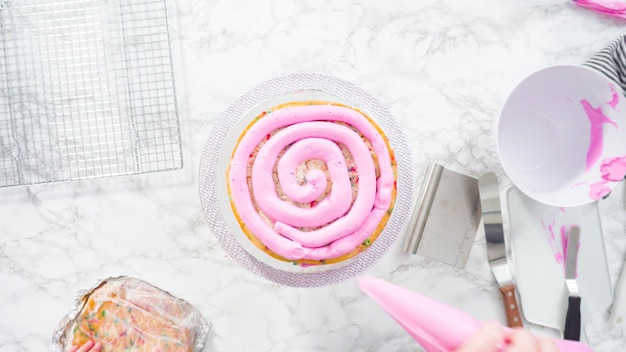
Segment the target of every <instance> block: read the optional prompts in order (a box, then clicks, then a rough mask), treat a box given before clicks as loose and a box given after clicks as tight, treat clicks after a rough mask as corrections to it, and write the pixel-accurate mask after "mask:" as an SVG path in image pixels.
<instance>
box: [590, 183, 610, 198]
mask: <svg viewBox="0 0 626 352" xmlns="http://www.w3.org/2000/svg"><path fill="white" fill-rule="evenodd" d="M607 183H608V182H607V181H598V182H595V183H592V184H591V185H590V186H589V197H590V198H591V199H595V200H599V199H602V198H604V197H605V196H606V195H607V194H609V193H611V188H610V187H609V186H607Z"/></svg>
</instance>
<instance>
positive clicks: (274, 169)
mask: <svg viewBox="0 0 626 352" xmlns="http://www.w3.org/2000/svg"><path fill="white" fill-rule="evenodd" d="M396 178H397V174H396V160H395V157H394V154H393V151H392V149H391V148H390V146H389V142H388V140H387V137H386V136H385V135H384V133H383V131H382V130H381V129H380V128H379V127H378V126H377V125H376V123H375V122H374V121H373V120H372V119H371V118H370V117H368V116H367V115H366V114H364V113H363V112H361V111H359V110H357V109H355V108H351V107H349V106H346V105H342V104H338V103H331V102H325V101H300V102H291V103H286V104H282V105H278V106H276V107H274V108H272V109H269V110H266V111H263V112H262V113H260V114H259V115H258V116H256V117H255V118H254V119H253V120H252V122H250V124H249V125H248V126H247V128H245V129H244V131H243V132H242V134H241V136H240V137H239V140H238V141H237V143H236V146H235V148H234V150H233V153H232V157H231V161H230V164H229V166H228V171H227V185H228V194H229V198H230V204H231V207H232V210H233V212H234V215H235V218H236V219H237V221H238V222H239V225H240V226H241V229H242V230H243V233H245V235H246V237H247V240H249V241H251V242H252V243H253V244H254V245H255V246H256V247H258V248H259V249H260V250H261V251H263V252H265V253H266V254H268V255H269V256H271V257H273V258H275V259H278V260H282V261H286V262H292V263H294V264H298V265H300V266H309V265H321V264H334V263H339V262H343V261H345V260H347V259H349V258H352V257H354V256H356V255H357V254H359V253H361V252H362V251H364V250H366V249H367V247H368V246H369V245H370V244H372V243H373V242H374V241H375V240H376V239H377V237H378V236H379V234H380V233H381V231H382V230H383V228H384V227H385V224H386V223H387V221H388V220H389V217H390V215H391V211H392V209H393V205H394V202H395V198H396V190H397V186H396Z"/></svg>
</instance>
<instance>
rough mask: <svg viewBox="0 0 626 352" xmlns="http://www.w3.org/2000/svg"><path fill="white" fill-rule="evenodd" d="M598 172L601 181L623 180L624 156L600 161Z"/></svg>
mask: <svg viewBox="0 0 626 352" xmlns="http://www.w3.org/2000/svg"><path fill="white" fill-rule="evenodd" d="M600 172H601V173H602V179H603V180H606V181H613V182H619V181H621V180H623V179H624V176H626V156H621V157H617V158H607V159H604V160H602V163H601V165H600Z"/></svg>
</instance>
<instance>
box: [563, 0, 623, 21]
mask: <svg viewBox="0 0 626 352" xmlns="http://www.w3.org/2000/svg"><path fill="white" fill-rule="evenodd" d="M574 2H575V3H576V5H579V6H582V7H586V8H588V9H590V10H593V11H596V12H600V13H603V14H606V15H609V16H615V17H621V18H626V2H624V1H615V0H574Z"/></svg>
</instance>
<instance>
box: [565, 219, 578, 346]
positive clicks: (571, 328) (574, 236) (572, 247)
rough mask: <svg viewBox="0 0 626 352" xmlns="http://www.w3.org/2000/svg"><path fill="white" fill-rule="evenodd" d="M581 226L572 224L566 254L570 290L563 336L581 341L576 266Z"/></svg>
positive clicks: (566, 274)
mask: <svg viewBox="0 0 626 352" xmlns="http://www.w3.org/2000/svg"><path fill="white" fill-rule="evenodd" d="M579 240H580V228H579V227H578V226H572V227H571V228H570V231H569V235H568V237H567V253H566V254H565V285H566V286H567V291H568V292H569V297H568V305H567V315H566V316H565V329H564V331H563V337H564V338H565V339H566V340H574V341H580V324H581V322H580V302H581V298H580V293H579V291H578V283H577V282H576V266H577V262H578V242H579Z"/></svg>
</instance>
